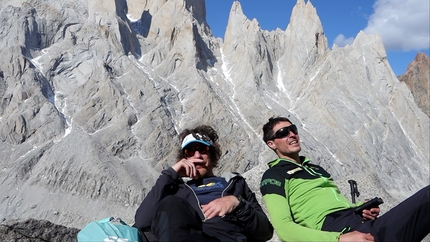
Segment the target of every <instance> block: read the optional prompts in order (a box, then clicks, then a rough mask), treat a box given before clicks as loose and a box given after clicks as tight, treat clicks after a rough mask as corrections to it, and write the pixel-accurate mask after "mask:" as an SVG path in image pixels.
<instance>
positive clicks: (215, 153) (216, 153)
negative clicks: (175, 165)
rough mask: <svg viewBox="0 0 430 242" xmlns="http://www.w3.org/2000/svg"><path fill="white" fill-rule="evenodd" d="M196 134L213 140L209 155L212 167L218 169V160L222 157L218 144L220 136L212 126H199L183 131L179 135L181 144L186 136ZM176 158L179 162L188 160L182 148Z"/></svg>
mask: <svg viewBox="0 0 430 242" xmlns="http://www.w3.org/2000/svg"><path fill="white" fill-rule="evenodd" d="M196 133H199V134H202V135H206V136H207V137H209V138H210V139H211V140H212V142H213V144H212V145H211V146H210V147H209V155H210V159H211V163H212V165H213V166H214V167H216V166H217V165H218V160H219V159H220V157H221V148H220V145H219V144H218V142H217V141H218V134H217V132H216V131H215V129H213V128H212V127H211V126H209V125H200V126H197V127H195V128H193V129H185V130H184V131H182V132H181V133H180V134H179V142H180V143H182V141H183V140H184V138H185V136H187V135H189V134H196ZM176 158H177V160H178V161H179V160H182V159H184V158H186V155H185V153H184V151H183V150H182V149H181V146H179V149H178V151H177V156H176Z"/></svg>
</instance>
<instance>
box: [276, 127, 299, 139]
mask: <svg viewBox="0 0 430 242" xmlns="http://www.w3.org/2000/svg"><path fill="white" fill-rule="evenodd" d="M290 132H293V133H294V134H298V133H299V132H298V131H297V126H296V125H294V124H292V125H290V126H286V127H283V128H280V129H278V131H276V133H275V134H274V135H273V136H272V138H270V140H273V139H279V138H284V137H288V136H290Z"/></svg>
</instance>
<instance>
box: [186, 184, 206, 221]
mask: <svg viewBox="0 0 430 242" xmlns="http://www.w3.org/2000/svg"><path fill="white" fill-rule="evenodd" d="M184 184H185V186H187V187H188V188H189V189H190V190H191V192H192V193H193V195H194V197H195V198H196V201H197V205H198V207H199V209H200V212H202V214H203V218H204V219H203V222H205V221H206V215H205V213H204V212H203V210H202V206H201V205H200V201H199V198H198V197H197V194H196V193H195V192H194V190H193V189H192V188H191V187H190V186H189V185H188V184H187V183H186V182H184Z"/></svg>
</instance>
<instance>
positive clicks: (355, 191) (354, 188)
mask: <svg viewBox="0 0 430 242" xmlns="http://www.w3.org/2000/svg"><path fill="white" fill-rule="evenodd" d="M348 183H349V186H350V187H351V200H352V203H355V195H357V197H359V196H360V192H359V191H358V188H357V182H356V181H354V180H348Z"/></svg>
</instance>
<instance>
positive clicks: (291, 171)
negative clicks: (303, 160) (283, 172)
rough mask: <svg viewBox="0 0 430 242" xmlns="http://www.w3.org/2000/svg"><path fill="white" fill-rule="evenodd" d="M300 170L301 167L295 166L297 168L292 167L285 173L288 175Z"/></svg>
mask: <svg viewBox="0 0 430 242" xmlns="http://www.w3.org/2000/svg"><path fill="white" fill-rule="evenodd" d="M301 170H303V169H302V168H301V167H297V168H295V169H292V170H289V171H287V174H288V175H292V174H294V173H296V172H298V171H301Z"/></svg>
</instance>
